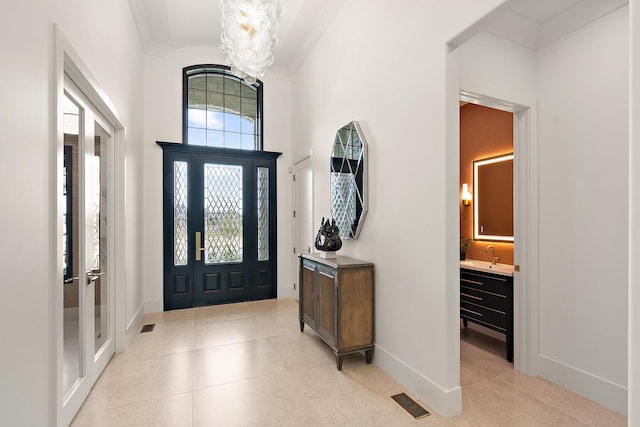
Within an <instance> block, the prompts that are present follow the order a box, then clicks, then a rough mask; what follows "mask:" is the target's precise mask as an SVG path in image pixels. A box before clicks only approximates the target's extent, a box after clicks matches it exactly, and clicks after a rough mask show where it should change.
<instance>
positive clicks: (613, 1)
mask: <svg viewBox="0 0 640 427" xmlns="http://www.w3.org/2000/svg"><path fill="white" fill-rule="evenodd" d="M627 3H629V0H512V1H509V2H506V3H505V5H504V7H503V8H502V9H501V13H498V14H496V15H495V16H494V17H493V19H491V20H490V21H489V22H488V25H487V26H486V27H485V28H483V30H484V31H486V32H488V33H492V34H494V35H497V36H499V37H502V38H506V39H508V40H511V41H514V42H515V43H518V44H519V45H522V46H524V47H527V48H529V49H533V50H536V49H539V48H541V47H544V46H546V45H548V44H549V43H551V42H553V41H555V40H557V39H559V38H560V37H563V36H564V35H566V34H568V33H570V32H572V31H574V30H576V29H578V28H580V27H583V26H585V25H587V24H589V23H591V22H593V21H594V20H596V19H598V18H600V17H601V16H604V15H606V14H608V13H610V12H612V11H613V10H616V9H618V8H620V7H622V6H624V5H625V4H627Z"/></svg>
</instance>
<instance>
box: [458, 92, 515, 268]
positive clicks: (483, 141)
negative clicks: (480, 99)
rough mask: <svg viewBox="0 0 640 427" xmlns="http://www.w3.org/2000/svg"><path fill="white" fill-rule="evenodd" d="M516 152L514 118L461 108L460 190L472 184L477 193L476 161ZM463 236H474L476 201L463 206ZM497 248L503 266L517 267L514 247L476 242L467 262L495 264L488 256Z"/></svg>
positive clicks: (471, 107)
mask: <svg viewBox="0 0 640 427" xmlns="http://www.w3.org/2000/svg"><path fill="white" fill-rule="evenodd" d="M512 152H513V114H512V113H508V112H505V111H500V110H495V109H493V108H488V107H483V106H480V105H475V104H466V105H464V106H462V107H460V186H459V190H458V191H459V194H462V184H463V183H467V184H469V191H471V192H473V161H474V160H478V159H484V158H487V157H493V156H497V155H500V154H506V153H512ZM460 236H461V237H464V238H467V237H471V236H473V201H472V202H471V205H469V206H463V205H462V202H461V203H460ZM487 245H493V247H494V248H495V250H496V256H498V257H500V261H499V262H500V263H503V264H513V243H501V242H489V241H477V242H476V241H472V243H471V246H470V247H469V249H468V250H467V259H477V260H481V261H491V254H485V248H486V247H487Z"/></svg>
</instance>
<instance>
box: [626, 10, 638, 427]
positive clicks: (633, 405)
mask: <svg viewBox="0 0 640 427" xmlns="http://www.w3.org/2000/svg"><path fill="white" fill-rule="evenodd" d="M629 15H630V19H629V22H630V42H631V43H630V46H629V52H630V56H631V70H638V69H640V55H639V54H638V47H640V26H639V25H638V23H640V7H638V1H636V0H632V1H631V2H630V13H629ZM638 77H640V76H638V73H637V72H632V73H631V90H630V96H631V103H630V107H631V114H630V120H631V123H630V129H631V135H630V138H629V164H630V170H629V174H630V177H629V204H630V214H629V215H630V218H629V224H630V227H629V374H628V377H629V399H628V402H629V411H628V412H629V425H630V426H633V425H636V424H638V423H640V368H638V364H637V362H636V363H634V362H633V361H636V360H640V322H639V321H638V319H639V307H640V244H639V243H638V242H640V228H639V227H638V224H640V197H639V196H638V195H639V194H640V192H639V191H638V189H639V188H640V149H639V148H638V147H640V81H639V80H638Z"/></svg>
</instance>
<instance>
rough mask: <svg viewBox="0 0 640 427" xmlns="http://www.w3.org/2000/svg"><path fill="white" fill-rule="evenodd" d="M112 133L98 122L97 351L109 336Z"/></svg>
mask: <svg viewBox="0 0 640 427" xmlns="http://www.w3.org/2000/svg"><path fill="white" fill-rule="evenodd" d="M109 143H110V139H109V134H108V133H107V131H105V130H104V129H103V128H102V126H100V125H99V124H97V123H96V124H95V146H94V157H93V158H94V159H95V160H94V161H93V162H94V164H95V167H96V170H95V171H94V173H95V176H96V177H97V179H96V182H95V185H96V187H95V190H96V196H95V200H94V203H93V204H94V208H95V213H94V219H95V224H94V251H95V252H94V266H93V268H94V270H96V271H97V279H96V280H95V281H94V286H95V297H94V320H95V346H94V352H95V353H98V352H99V351H100V350H101V349H102V346H103V345H104V343H105V342H106V341H107V338H109V330H108V327H109V316H110V313H109V301H108V297H109V292H108V290H109V280H108V278H107V276H106V273H107V271H108V268H107V261H108V257H107V254H108V253H109V251H108V250H107V245H108V243H109V242H108V233H107V230H108V227H107V206H108V202H109V200H108V191H107V183H108V176H107V174H108V172H109V168H108V164H109V163H108V162H109V156H108V153H109Z"/></svg>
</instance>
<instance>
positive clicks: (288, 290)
mask: <svg viewBox="0 0 640 427" xmlns="http://www.w3.org/2000/svg"><path fill="white" fill-rule="evenodd" d="M293 295H294V294H293V286H287V287H279V288H278V298H293Z"/></svg>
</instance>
